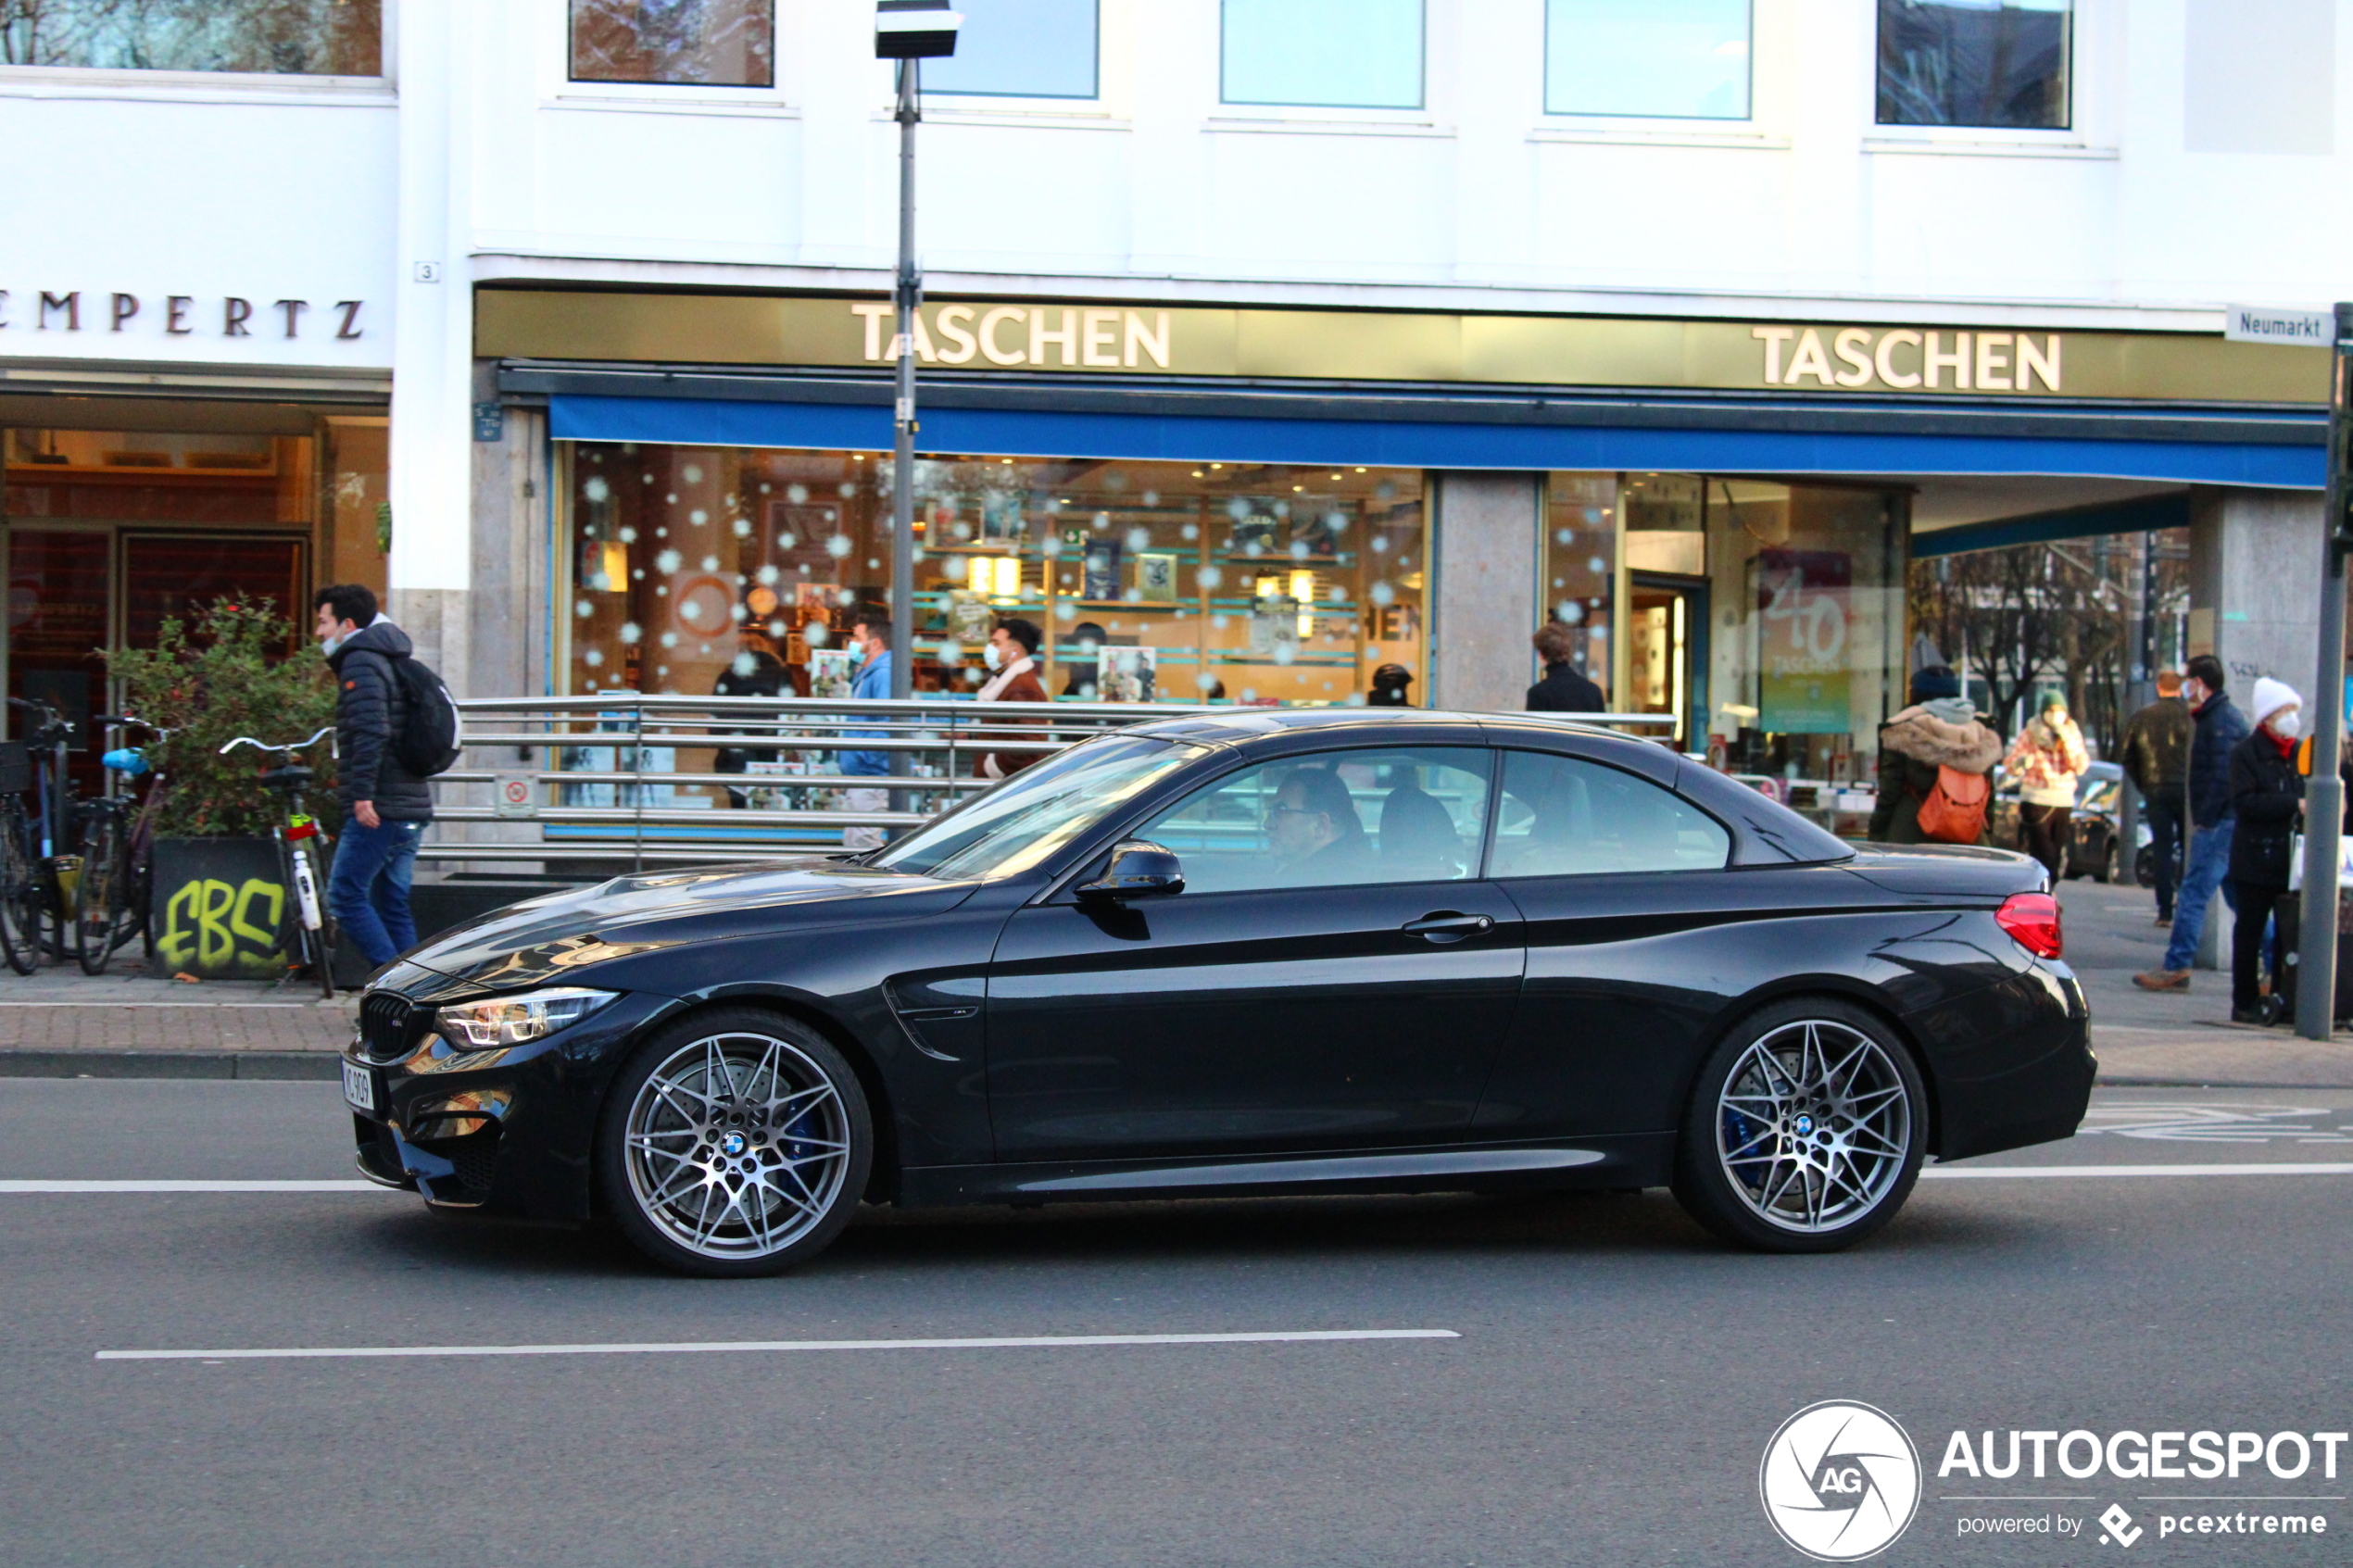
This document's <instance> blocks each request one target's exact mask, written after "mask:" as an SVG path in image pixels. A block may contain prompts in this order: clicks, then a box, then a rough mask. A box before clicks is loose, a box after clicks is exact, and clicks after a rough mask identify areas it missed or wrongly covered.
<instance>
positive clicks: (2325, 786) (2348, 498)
mask: <svg viewBox="0 0 2353 1568" xmlns="http://www.w3.org/2000/svg"><path fill="white" fill-rule="evenodd" d="M2335 318H2336V333H2335V343H2334V346H2333V347H2332V349H2331V351H2330V356H2329V372H2330V373H2329V488H2328V500H2327V502H2326V521H2325V523H2324V525H2323V527H2322V533H2323V534H2324V535H2325V537H2326V539H2327V548H2328V555H2327V557H2326V558H2325V567H2324V570H2323V571H2322V577H2321V657H2320V666H2319V669H2318V671H2316V672H2315V677H2314V680H2313V683H2312V706H2311V708H2310V709H2309V712H2310V714H2311V715H2312V776H2311V777H2310V778H2309V779H2308V780H2306V781H2305V784H2304V903H2303V911H2302V927H2303V929H2302V930H2301V931H2300V932H2299V933H2298V935H2299V937H2300V938H2301V939H2300V940H2299V942H2298V943H2297V947H2299V948H2300V949H2301V951H2300V952H2298V953H2297V955H2296V1033H2297V1034H2298V1035H2302V1036H2304V1038H2306V1039H2308V1040H2325V1039H2327V1038H2328V1037H2329V1029H2330V1025H2331V1023H2332V1022H2333V1021H2334V1013H2335V1011H2336V897H2337V891H2336V867H2337V838H2338V829H2339V827H2340V825H2341V823H2342V821H2343V816H2344V811H2345V785H2344V783H2343V781H2342V780H2340V779H2339V778H2338V777H2337V773H2336V762H2337V753H2338V751H2339V749H2340V747H2341V745H2342V740H2343V736H2344V734H2345V556H2346V552H2347V550H2348V549H2353V305H2348V304H2339V305H2338V306H2337V307H2336V311H2335Z"/></svg>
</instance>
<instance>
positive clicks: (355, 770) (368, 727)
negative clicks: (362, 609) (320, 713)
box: [327, 618, 433, 822]
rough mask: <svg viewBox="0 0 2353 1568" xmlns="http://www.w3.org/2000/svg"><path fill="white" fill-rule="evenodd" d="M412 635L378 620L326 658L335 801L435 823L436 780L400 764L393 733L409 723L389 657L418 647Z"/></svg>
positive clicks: (387, 817) (393, 818) (346, 807)
mask: <svg viewBox="0 0 2353 1568" xmlns="http://www.w3.org/2000/svg"><path fill="white" fill-rule="evenodd" d="M414 646H416V645H414V644H413V643H411V642H409V633H406V632H403V631H402V630H401V629H400V628H399V627H397V626H395V625H394V624H393V623H392V622H391V621H385V620H383V619H381V618H379V619H378V620H377V621H376V622H375V624H373V625H372V626H363V627H361V628H360V629H359V631H357V632H354V633H352V634H351V638H350V640H349V641H348V642H346V643H345V644H344V645H343V646H341V647H339V648H337V649H335V651H334V652H333V653H331V654H329V655H328V656H327V667H328V668H329V669H330V670H333V671H334V672H335V798H336V799H337V800H339V801H340V802H342V805H343V813H344V816H345V817H346V819H348V818H349V817H350V815H351V807H352V802H354V801H357V800H366V801H370V802H372V803H373V804H374V806H375V808H376V815H377V816H379V817H382V818H383V819H384V821H385V822H431V821H433V785H431V784H427V783H426V782H425V781H424V780H422V779H421V778H419V777H417V775H416V774H414V773H412V772H410V771H409V770H408V769H406V768H404V767H402V766H401V765H400V759H399V758H397V757H396V756H394V755H393V749H392V737H393V736H395V735H396V734H399V733H400V731H401V727H402V726H403V725H405V724H406V723H407V722H408V721H409V696H408V694H407V693H406V692H405V691H403V690H402V689H401V685H400V678H399V677H398V676H397V675H396V674H394V673H393V669H392V661H393V660H394V659H407V658H408V657H409V652H410V650H411V649H412V648H413V647H414Z"/></svg>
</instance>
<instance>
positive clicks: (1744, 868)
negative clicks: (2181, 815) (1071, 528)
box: [344, 709, 2095, 1274]
mask: <svg viewBox="0 0 2353 1568" xmlns="http://www.w3.org/2000/svg"><path fill="white" fill-rule="evenodd" d="M2059 953H2060V946H2059V926H2058V910H2057V905H2056V904H2055V903H2054V902H2053V900H2052V898H2051V897H2050V894H2049V891H2048V889H2047V887H2046V885H2045V876H2044V872H2043V870H2042V868H2041V867H2040V866H2038V865H2036V864H2035V863H2034V862H2033V861H2031V860H2029V859H2025V858H2024V857H2022V856H2018V855H2011V854H2007V853H2002V852H1998V851H1993V850H1982V849H1959V848H1943V849H1885V848H1869V847H1865V848H1860V849H1858V848H1856V847H1853V846H1850V845H1847V844H1844V843H1842V842H1841V841H1840V840H1838V839H1836V838H1833V837H1831V835H1830V834H1826V833H1824V832H1822V831H1821V830H1820V829H1818V828H1817V827H1815V826H1814V825H1813V824H1811V823H1809V822H1806V820H1805V819H1803V818H1801V817H1799V816H1797V815H1795V814H1794V813H1793V812H1791V811H1789V810H1787V809H1784V808H1782V807H1780V805H1777V804H1776V803H1774V802H1773V801H1771V800H1768V799H1767V798H1766V797H1763V796H1760V795H1757V794H1755V793H1754V792H1752V791H1750V790H1748V789H1746V788H1744V787H1743V786H1742V785H1740V784H1736V783H1734V782H1733V781H1731V780H1730V779H1727V778H1724V777H1722V776H1721V775H1718V774H1717V773H1714V772H1711V771H1708V770H1706V769H1705V768H1703V767H1700V766H1698V765H1696V764H1694V763H1692V762H1690V761H1688V760H1685V759H1680V758H1678V757H1676V756H1675V755H1673V754H1672V753H1670V752H1668V751H1667V750H1665V749H1663V748H1661V747H1659V746H1655V745H1652V744H1650V743H1648V742H1643V741H1638V740H1631V739H1628V738H1626V737H1624V736H1621V735H1618V734H1613V733H1610V732H1607V731H1604V730H1601V729H1596V728H1590V727H1583V726H1579V725H1575V724H1569V723H1564V722H1554V721H1543V720H1537V719H1518V718H1509V717H1495V716H1491V715H1479V716H1471V715H1465V714H1447V713H1424V712H1415V711H1409V710H1387V711H1365V710H1361V709H1352V710H1338V709H1324V710H1311V711H1290V712H1282V711H1273V710H1255V709H1252V710H1244V711H1237V712H1216V711H1203V712H1199V713H1193V714H1188V715H1186V716H1183V717H1177V718H1171V719H1168V720H1165V721H1156V722H1151V723H1147V724H1143V725H1140V726H1139V727H1136V728H1132V729H1127V730H1124V731H1120V732H1118V733H1116V734H1107V735H1104V736H1102V737H1101V738H1098V739H1094V740H1090V741H1088V742H1087V743H1085V744H1084V745H1081V746H1074V747H1071V748H1070V749H1068V750H1065V751H1062V752H1058V753H1056V754H1054V755H1052V756H1051V757H1049V758H1047V759H1044V760H1042V761H1039V762H1038V763H1036V764H1035V765H1033V766H1031V767H1030V768H1028V769H1027V770H1026V771H1022V772H1020V773H1018V774H1016V775H1014V776H1013V778H1012V779H1010V780H1008V781H1007V782H1005V783H1004V784H1000V785H998V786H997V787H995V788H993V789H991V790H989V791H988V792H987V793H985V794H982V795H978V796H976V797H973V798H971V799H969V800H967V801H965V802H964V803H963V805H961V806H959V807H958V808H957V809H955V810H953V811H950V812H949V813H948V814H946V815H944V816H942V817H939V818H938V819H937V820H935V821H934V822H930V823H929V824H927V825H926V826H925V827H923V828H921V829H919V830H917V831H916V832H914V833H912V834H908V835H906V836H904V837H902V838H900V840H899V841H897V842H896V843H894V844H892V845H890V846H889V847H887V848H884V849H880V850H875V851H870V852H867V853H865V854H863V855H856V856H831V857H812V858H805V859H786V860H779V861H776V862H774V863H772V864H767V865H761V866H756V867H751V868H741V867H730V868H722V869H702V870H688V871H680V872H664V873H660V874H644V875H635V876H625V877H620V878H616V879H615V880H613V881H610V882H608V883H605V884H602V885H600V886H597V887H592V888H585V889H581V890H578V891H566V892H561V893H557V894H552V895H549V896H547V897H541V898H535V899H532V900H530V901H528V902H526V903H522V904H517V905H514V906H512V907H511V908H509V909H503V910H500V911H499V912H497V913H496V914H493V915H490V916H487V917H485V918H484V919H482V920H480V921H477V922H473V923H472V924H471V925H468V926H465V927H462V928H460V929H459V930H457V931H454V932H451V933H449V934H447V935H443V936H441V937H439V938H437V939H435V940H434V941H432V942H430V943H428V944H426V945H425V946H423V947H420V948H418V949H417V950H416V951H415V952H413V953H412V954H410V955H409V957H408V958H407V959H406V960H403V961H401V962H399V963H397V964H396V965H394V966H393V967H391V968H390V969H388V970H387V971H385V972H384V973H383V974H382V975H381V976H379V977H378V979H377V980H376V982H375V983H374V984H373V985H371V987H370V988H369V990H368V992H367V994H366V996H365V997H364V998H363V999H362V1001H361V1004H360V1013H359V1018H360V1027H359V1035H358V1038H357V1039H355V1041H354V1042H353V1044H352V1047H351V1048H350V1050H349V1052H348V1053H347V1054H346V1057H345V1060H344V1085H345V1093H346V1098H348V1099H349V1100H350V1102H351V1106H352V1110H353V1125H354V1129H355V1131H356V1133H357V1135H358V1141H359V1168H360V1170H361V1171H363V1172H364V1173H367V1174H368V1175H369V1176H370V1177H371V1178H372V1179H374V1180H376V1181H378V1182H382V1183H384V1184H385V1185H391V1186H397V1187H404V1188H409V1189H412V1190H415V1191H417V1192H419V1193H421V1194H422V1195H423V1197H424V1198H425V1200H426V1201H427V1202H428V1203H430V1204H432V1205H434V1206H435V1207H436V1208H444V1209H452V1210H458V1209H464V1210H485V1211H489V1212H493V1213H506V1214H511V1215H517V1216H522V1217H528V1218H534V1219H538V1220H554V1221H568V1222H585V1221H587V1220H589V1219H591V1218H592V1217H595V1216H597V1215H599V1214H601V1215H604V1216H608V1217H609V1218H610V1220H611V1222H612V1223H615V1224H616V1225H618V1226H619V1227H620V1229H621V1230H622V1231H623V1233H624V1234H626V1235H627V1236H629V1238H630V1239H631V1240H632V1241H633V1242H634V1243H635V1245H636V1246H637V1247H639V1248H642V1249H643V1250H644V1251H645V1252H646V1253H648V1255H650V1256H651V1257H652V1258H654V1259H655V1260H657V1261H660V1262H661V1263H663V1264H666V1265H668V1266H670V1267H672V1268H674V1269H678V1270H683V1271H686V1272H689V1273H702V1274H759V1273H774V1272H776V1271H780V1270H783V1269H786V1268H788V1267H790V1266H792V1265H793V1264H795V1263H797V1262H799V1261H802V1260H804V1259H807V1258H809V1257H811V1256H812V1255H813V1254H814V1253H816V1252H817V1251H819V1250H820V1249H821V1248H824V1246H826V1244H827V1243H828V1242H830V1241H831V1240H832V1239H833V1238H834V1236H837V1234H838V1233H839V1232H840V1230H841V1229H842V1227H843V1226H844V1225H845V1224H846V1223H848V1222H849V1219H850V1217H851V1214H852V1212H853V1211H854V1210H855V1209H856V1208H857V1206H858V1204H859V1203H860V1202H862V1201H868V1202H888V1203H896V1204H900V1205H902V1206H907V1207H917V1206H941V1205H955V1204H971V1203H1005V1202H1011V1203H1034V1202H1044V1201H1055V1200H1062V1201H1074V1200H1086V1199H1103V1198H1151V1197H1156V1198H1172V1197H1196V1198H1197V1197H1209V1196H1228V1195H1243V1194H1266V1193H1335V1192H1408V1191H1435V1190H1452V1191H1466V1190H1469V1191H1500V1190H1512V1189H1519V1190H1528V1189H1544V1188H1566V1187H1595V1186H1598V1187H1611V1188H1636V1187H1647V1186H1662V1185H1663V1186H1669V1187H1671V1188H1673V1190H1674V1192H1675V1195H1676V1197H1677V1198H1680V1200H1681V1202H1682V1203H1683V1204H1684V1206H1685V1207H1686V1208H1688V1209H1689V1210H1690V1211H1691V1212H1692V1215H1694V1216H1695V1217H1696V1218H1697V1219H1698V1220H1700V1221H1701V1222H1702V1223H1705V1225H1706V1226H1707V1227H1708V1228H1709V1229H1711V1230H1712V1231H1714V1232H1715V1233H1717V1234H1718V1236H1722V1237H1724V1238H1725V1239H1727V1240H1729V1241H1731V1242H1734V1243H1736V1244H1740V1245H1743V1246H1747V1247H1753V1248H1769V1249H1773V1250H1778V1251H1823V1250H1828V1249H1831V1248H1838V1247H1843V1246H1845V1245H1847V1244H1848V1243H1851V1242H1853V1241H1855V1240H1856V1239H1858V1238H1859V1237H1862V1236H1867V1235H1869V1234H1870V1233H1871V1232H1872V1231H1874V1230H1876V1229H1877V1228H1878V1227H1879V1226H1881V1225H1882V1224H1884V1223H1887V1221H1888V1219H1889V1218H1890V1217H1891V1216H1892V1215H1893V1214H1894V1212H1895V1210H1897V1209H1898V1208H1899V1207H1900V1206H1901V1205H1902V1204H1903V1202H1904V1200H1905V1198H1906V1196H1907V1195H1908V1194H1909V1193H1910V1191H1911V1188H1912V1184H1913V1182H1914V1180H1915V1178H1916V1177H1917V1175H1918V1173H1919V1167H1920V1163H1921V1161H1922V1160H1923V1159H1925V1158H1927V1157H1929V1156H1931V1155H1933V1156H1935V1157H1937V1158H1939V1159H1943V1160H1955V1159H1959V1158H1962V1157H1965V1156H1969V1155H1975V1154H1984V1153H1988V1152H1991V1151H1993V1150H1996V1149H2004V1148H2015V1147H2017V1146H2020V1145H2023V1144H2031V1143H2037V1142H2041V1141H2045V1140H2047V1139H2053V1138H2063V1137H2066V1136H2068V1135H2070V1134H2071V1133H2073V1131H2074V1130H2075V1127H2076V1124H2077V1123H2078V1122H2079V1121H2080V1120H2081V1119H2082V1114H2083V1110H2084V1105H2085V1102H2086V1100H2087V1098H2089V1095H2090V1092H2091V1085H2092V1079H2093V1071H2094V1065H2095V1063H2094V1060H2093V1056H2092V1052H2091V1048H2090V1045H2089V1031H2088V1022H2089V1021H2088V1018H2087V1016H2086V1012H2085V1009H2084V1003H2083V993H2082V989H2081V988H2080V987H2079V985H2077V983H2076V980H2075V977H2074V975H2073V974H2072V973H2071V972H2070V971H2069V969H2068V968H2067V966H2066V965H2065V964H2064V963H2062V962H2061V961H2060V957H2059Z"/></svg>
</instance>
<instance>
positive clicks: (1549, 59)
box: [1544, 0, 1750, 119]
mask: <svg viewBox="0 0 2353 1568" xmlns="http://www.w3.org/2000/svg"><path fill="white" fill-rule="evenodd" d="M1749 6H1750V0H1545V6H1544V112H1545V113H1546V114H1604V115H1643V116H1655V117H1657V118H1660V119H1747V118H1748V112H1749V111H1748V82H1749V71H1748V52H1749Z"/></svg>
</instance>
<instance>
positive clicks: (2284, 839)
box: [2231, 730, 2304, 887]
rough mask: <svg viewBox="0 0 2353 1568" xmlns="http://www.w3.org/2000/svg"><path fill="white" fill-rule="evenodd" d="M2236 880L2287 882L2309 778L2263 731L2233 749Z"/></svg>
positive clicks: (2264, 883) (2267, 883)
mask: <svg viewBox="0 0 2353 1568" xmlns="http://www.w3.org/2000/svg"><path fill="white" fill-rule="evenodd" d="M2231 809H2232V810H2233V813H2234V814H2235V815H2236V816H2237V817H2238V824H2239V825H2238V826H2237V827H2236V828H2235V829H2233V830H2232V833H2231V880H2232V881H2233V882H2245V883H2253V884H2259V885H2261V886H2266V887H2285V886H2286V885H2287V870H2288V851H2289V847H2290V845H2291V843H2292V842H2293V841H2294V839H2295V837H2296V820H2297V819H2298V818H2299V817H2301V816H2302V815H2303V813H2304V779H2303V776H2302V775H2301V774H2299V773H2297V772H2296V762H2295V760H2294V759H2292V758H2287V757H2283V756H2281V755H2280V748H2279V747H2278V746H2274V745H2272V744H2271V736H2270V735H2268V734H2264V733H2263V732H2262V731H2261V730H2258V731H2256V732H2255V733H2254V734H2251V735H2248V736H2247V737H2246V739H2245V740H2243V741H2241V742H2239V743H2238V745H2236V746H2233V747H2232V748H2231Z"/></svg>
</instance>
